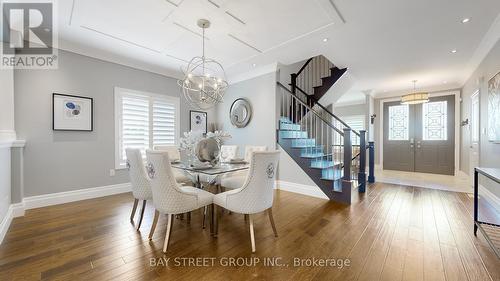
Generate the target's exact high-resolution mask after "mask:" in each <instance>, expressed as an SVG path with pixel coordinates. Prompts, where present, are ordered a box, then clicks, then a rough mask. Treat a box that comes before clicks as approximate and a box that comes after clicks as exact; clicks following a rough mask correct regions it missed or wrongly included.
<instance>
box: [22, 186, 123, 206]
mask: <svg viewBox="0 0 500 281" xmlns="http://www.w3.org/2000/svg"><path fill="white" fill-rule="evenodd" d="M131 190H132V189H131V186H130V183H121V184H114V185H107V186H100V187H93V188H85V189H78V190H73V191H66V192H59V193H51V194H44V195H38V196H30V197H25V198H24V199H23V203H24V208H25V210H29V209H35V208H41V207H46V206H52V205H58V204H64V203H69V202H75V201H80V200H86V199H92V198H98V197H103V196H109V195H113V194H119V193H125V192H130V191H131Z"/></svg>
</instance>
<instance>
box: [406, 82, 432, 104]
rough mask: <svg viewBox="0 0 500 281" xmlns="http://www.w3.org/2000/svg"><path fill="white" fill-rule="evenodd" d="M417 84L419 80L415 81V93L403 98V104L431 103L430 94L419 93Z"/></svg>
mask: <svg viewBox="0 0 500 281" xmlns="http://www.w3.org/2000/svg"><path fill="white" fill-rule="evenodd" d="M416 83H417V80H413V93H411V94H407V95H404V96H402V97H401V104H420V103H426V102H429V93H425V92H420V93H417V90H416Z"/></svg>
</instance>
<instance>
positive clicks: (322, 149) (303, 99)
mask: <svg viewBox="0 0 500 281" xmlns="http://www.w3.org/2000/svg"><path fill="white" fill-rule="evenodd" d="M321 57H322V56H321ZM324 59H326V58H324V57H322V58H319V59H317V60H316V61H317V64H318V65H320V68H317V71H316V70H312V73H313V74H307V75H309V76H310V77H308V79H302V78H300V75H301V74H304V73H307V71H306V72H304V70H305V69H306V68H307V67H308V65H309V63H311V62H312V61H314V58H312V59H309V60H308V61H307V62H306V64H305V65H304V66H303V67H302V68H301V69H300V70H299V72H298V74H299V75H297V74H292V83H291V84H290V86H291V88H292V89H289V88H287V87H286V86H284V85H283V84H281V83H280V82H278V83H277V88H278V98H279V99H280V118H279V120H278V132H277V142H278V144H279V145H280V146H281V147H282V148H283V150H285V151H286V152H287V153H288V154H289V155H290V157H291V158H292V159H293V160H294V161H295V162H296V163H297V164H298V165H299V166H300V167H301V168H302V170H304V171H305V172H306V174H307V175H308V176H309V177H310V178H311V180H313V181H314V183H316V185H317V186H318V187H319V188H320V189H321V190H322V191H323V192H324V193H325V194H326V195H327V196H328V198H330V200H333V201H337V202H341V203H346V204H350V203H351V201H352V198H353V190H354V191H358V192H361V193H362V192H365V188H366V171H365V169H366V159H367V157H366V156H367V155H366V154H367V150H369V154H370V169H369V176H368V182H374V181H375V177H374V174H373V173H374V163H373V155H374V151H373V149H374V145H373V142H370V144H369V145H367V143H366V131H360V132H357V131H355V130H352V129H351V128H350V127H349V126H348V125H347V124H346V123H345V122H344V121H342V120H341V119H340V118H338V117H337V116H335V115H334V114H333V113H332V112H331V111H329V110H328V109H327V108H325V107H324V106H323V105H321V104H319V103H318V100H319V98H321V95H324V94H325V93H326V92H327V91H328V89H327V88H329V87H331V86H332V85H333V84H334V83H335V81H337V80H338V78H339V77H340V76H341V75H342V74H343V73H344V72H345V71H346V69H343V70H340V69H338V68H335V67H333V66H332V65H331V63H330V62H329V61H328V63H325V62H324V61H323V62H321V61H322V60H324ZM311 65H312V64H311ZM325 67H326V68H328V69H329V70H330V75H329V76H324V75H325ZM311 69H313V68H311ZM341 72H342V74H341ZM339 75H340V76H339ZM319 76H321V77H319ZM318 77H319V78H318ZM298 79H300V81H301V83H297V82H298V81H299V80H298ZM318 80H321V82H318ZM302 81H306V82H304V83H302ZM307 81H309V82H307ZM318 83H320V85H318ZM301 87H305V88H307V89H309V91H312V92H311V94H308V93H307V92H306V90H303V89H302V88H301Z"/></svg>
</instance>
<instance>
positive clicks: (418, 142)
mask: <svg viewBox="0 0 500 281" xmlns="http://www.w3.org/2000/svg"><path fill="white" fill-rule="evenodd" d="M421 147H422V146H421V143H420V141H417V148H419V149H420V148H421Z"/></svg>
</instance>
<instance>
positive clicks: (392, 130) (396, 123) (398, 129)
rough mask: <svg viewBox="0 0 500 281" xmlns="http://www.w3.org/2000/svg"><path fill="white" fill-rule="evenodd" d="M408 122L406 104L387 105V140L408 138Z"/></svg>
mask: <svg viewBox="0 0 500 281" xmlns="http://www.w3.org/2000/svg"><path fill="white" fill-rule="evenodd" d="M408 122H409V108H408V105H407V104H402V105H393V106H389V140H408V130H409V124H408Z"/></svg>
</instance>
